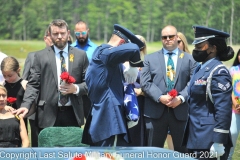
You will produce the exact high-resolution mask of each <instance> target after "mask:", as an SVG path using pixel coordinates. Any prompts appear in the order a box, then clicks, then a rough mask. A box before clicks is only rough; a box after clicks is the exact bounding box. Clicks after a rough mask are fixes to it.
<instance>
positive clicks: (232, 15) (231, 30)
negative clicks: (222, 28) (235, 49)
mask: <svg viewBox="0 0 240 160" xmlns="http://www.w3.org/2000/svg"><path fill="white" fill-rule="evenodd" d="M233 17H234V0H232V12H231V26H230V42H229V44H230V46H231V45H232V32H233Z"/></svg>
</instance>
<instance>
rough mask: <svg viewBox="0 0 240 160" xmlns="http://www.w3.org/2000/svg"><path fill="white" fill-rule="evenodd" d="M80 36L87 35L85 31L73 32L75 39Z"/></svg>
mask: <svg viewBox="0 0 240 160" xmlns="http://www.w3.org/2000/svg"><path fill="white" fill-rule="evenodd" d="M80 34H81V35H83V36H85V35H86V34H87V31H83V32H75V35H76V36H77V37H78V36H80Z"/></svg>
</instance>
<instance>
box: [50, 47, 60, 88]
mask: <svg viewBox="0 0 240 160" xmlns="http://www.w3.org/2000/svg"><path fill="white" fill-rule="evenodd" d="M53 59H54V61H52V60H53ZM48 61H49V63H50V64H51V68H52V72H53V78H54V80H55V82H56V85H57V86H58V78H57V66H56V57H55V52H54V48H53V47H49V48H48ZM54 62H55V63H54Z"/></svg>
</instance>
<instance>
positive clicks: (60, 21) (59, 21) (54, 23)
mask: <svg viewBox="0 0 240 160" xmlns="http://www.w3.org/2000/svg"><path fill="white" fill-rule="evenodd" d="M52 26H57V27H64V26H66V28H67V30H68V24H67V22H65V21H64V20H63V19H55V20H53V21H52V22H51V23H50V24H49V33H51V27H52Z"/></svg>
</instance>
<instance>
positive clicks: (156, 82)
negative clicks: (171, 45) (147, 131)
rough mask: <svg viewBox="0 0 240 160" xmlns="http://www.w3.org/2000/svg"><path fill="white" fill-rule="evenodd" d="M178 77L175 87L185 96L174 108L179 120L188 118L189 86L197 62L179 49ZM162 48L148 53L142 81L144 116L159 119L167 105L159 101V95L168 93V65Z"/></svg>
mask: <svg viewBox="0 0 240 160" xmlns="http://www.w3.org/2000/svg"><path fill="white" fill-rule="evenodd" d="M178 53H179V54H178V60H177V67H176V77H175V80H174V84H175V86H174V88H175V89H176V90H177V91H178V93H179V94H180V95H182V96H183V97H184V98H185V102H184V103H182V104H180V105H179V106H178V107H176V108H174V114H175V116H176V118H177V119H178V120H184V121H186V120H187V117H188V116H187V115H188V104H187V103H186V100H187V97H188V93H187V88H188V85H189V81H190V78H191V76H192V75H193V72H194V70H195V68H196V65H197V62H196V61H194V59H193V58H192V55H190V54H189V53H184V52H183V51H181V50H178ZM165 63H166V62H165V60H164V54H163V52H162V50H160V51H157V52H155V53H152V54H149V55H146V56H145V58H144V67H143V68H142V71H141V77H140V82H141V86H142V90H143V91H144V93H145V107H144V116H146V117H150V118H154V119H158V118H160V117H161V116H162V113H163V111H164V108H165V105H164V104H162V103H161V102H159V97H160V96H161V95H165V94H166V93H167V81H166V80H167V78H166V65H165Z"/></svg>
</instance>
